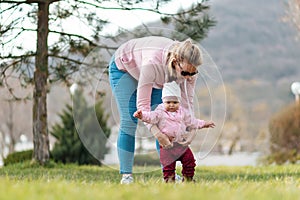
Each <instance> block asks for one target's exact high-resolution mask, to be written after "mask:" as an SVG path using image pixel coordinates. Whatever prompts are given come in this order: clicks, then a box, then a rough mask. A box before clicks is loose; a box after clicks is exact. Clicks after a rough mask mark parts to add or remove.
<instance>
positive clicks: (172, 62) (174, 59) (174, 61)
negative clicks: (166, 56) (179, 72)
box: [171, 58, 177, 69]
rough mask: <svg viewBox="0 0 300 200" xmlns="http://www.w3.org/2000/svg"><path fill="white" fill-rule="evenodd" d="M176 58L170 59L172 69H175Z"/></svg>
mask: <svg viewBox="0 0 300 200" xmlns="http://www.w3.org/2000/svg"><path fill="white" fill-rule="evenodd" d="M176 62H177V61H176V58H173V59H172V61H171V64H172V69H175V68H176V67H175V63H176Z"/></svg>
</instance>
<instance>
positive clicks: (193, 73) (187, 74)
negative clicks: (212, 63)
mask: <svg viewBox="0 0 300 200" xmlns="http://www.w3.org/2000/svg"><path fill="white" fill-rule="evenodd" d="M180 74H181V76H194V75H196V74H198V71H195V72H187V71H181V73H180Z"/></svg>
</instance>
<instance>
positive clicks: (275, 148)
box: [268, 104, 300, 164]
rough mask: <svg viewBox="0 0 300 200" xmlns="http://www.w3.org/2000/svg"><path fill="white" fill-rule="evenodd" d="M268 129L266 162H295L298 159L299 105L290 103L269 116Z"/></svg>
mask: <svg viewBox="0 0 300 200" xmlns="http://www.w3.org/2000/svg"><path fill="white" fill-rule="evenodd" d="M269 131H270V153H271V154H270V156H269V157H268V162H269V163H271V162H275V163H277V164H283V163H285V162H290V163H296V162H297V161H298V160H299V159H300V105H297V104H293V105H290V106H288V107H286V108H284V109H283V110H282V111H280V112H279V113H277V114H276V115H275V116H274V117H273V118H271V120H270V122H269Z"/></svg>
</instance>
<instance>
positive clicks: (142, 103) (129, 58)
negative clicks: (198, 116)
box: [115, 36, 197, 111]
mask: <svg viewBox="0 0 300 200" xmlns="http://www.w3.org/2000/svg"><path fill="white" fill-rule="evenodd" d="M175 43H176V41H173V40H171V39H168V38H164V37H157V36H150V37H144V38H138V39H132V40H129V41H128V42H126V43H124V44H123V45H121V46H120V47H119V48H118V49H117V51H116V53H115V62H116V65H117V67H118V69H119V70H122V71H125V72H127V73H129V74H130V75H131V76H132V77H133V78H135V79H136V80H138V89H137V108H138V109H141V110H143V111H150V110H151V107H150V101H151V93H152V88H157V89H161V88H162V87H163V84H164V83H165V82H166V74H167V65H166V57H167V54H168V49H169V48H170V46H171V45H173V44H175ZM196 79H197V76H193V77H190V78H188V79H187V80H186V88H187V91H185V86H184V81H185V79H184V78H180V79H178V80H176V82H177V83H178V84H179V86H180V89H181V105H182V106H183V107H184V108H188V102H189V105H190V106H191V109H193V97H194V88H195V84H196ZM186 94H187V95H188V96H187V95H186Z"/></svg>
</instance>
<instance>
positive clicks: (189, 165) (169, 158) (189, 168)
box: [160, 143, 196, 182]
mask: <svg viewBox="0 0 300 200" xmlns="http://www.w3.org/2000/svg"><path fill="white" fill-rule="evenodd" d="M176 161H180V162H181V164H182V176H183V177H186V178H193V177H194V172H195V166H196V163H195V158H194V155H193V152H192V151H191V149H190V148H189V147H184V146H182V145H180V144H178V143H174V145H173V147H172V148H171V149H163V148H162V147H160V162H161V164H162V165H163V176H164V180H165V181H166V182H169V181H175V170H176Z"/></svg>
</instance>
